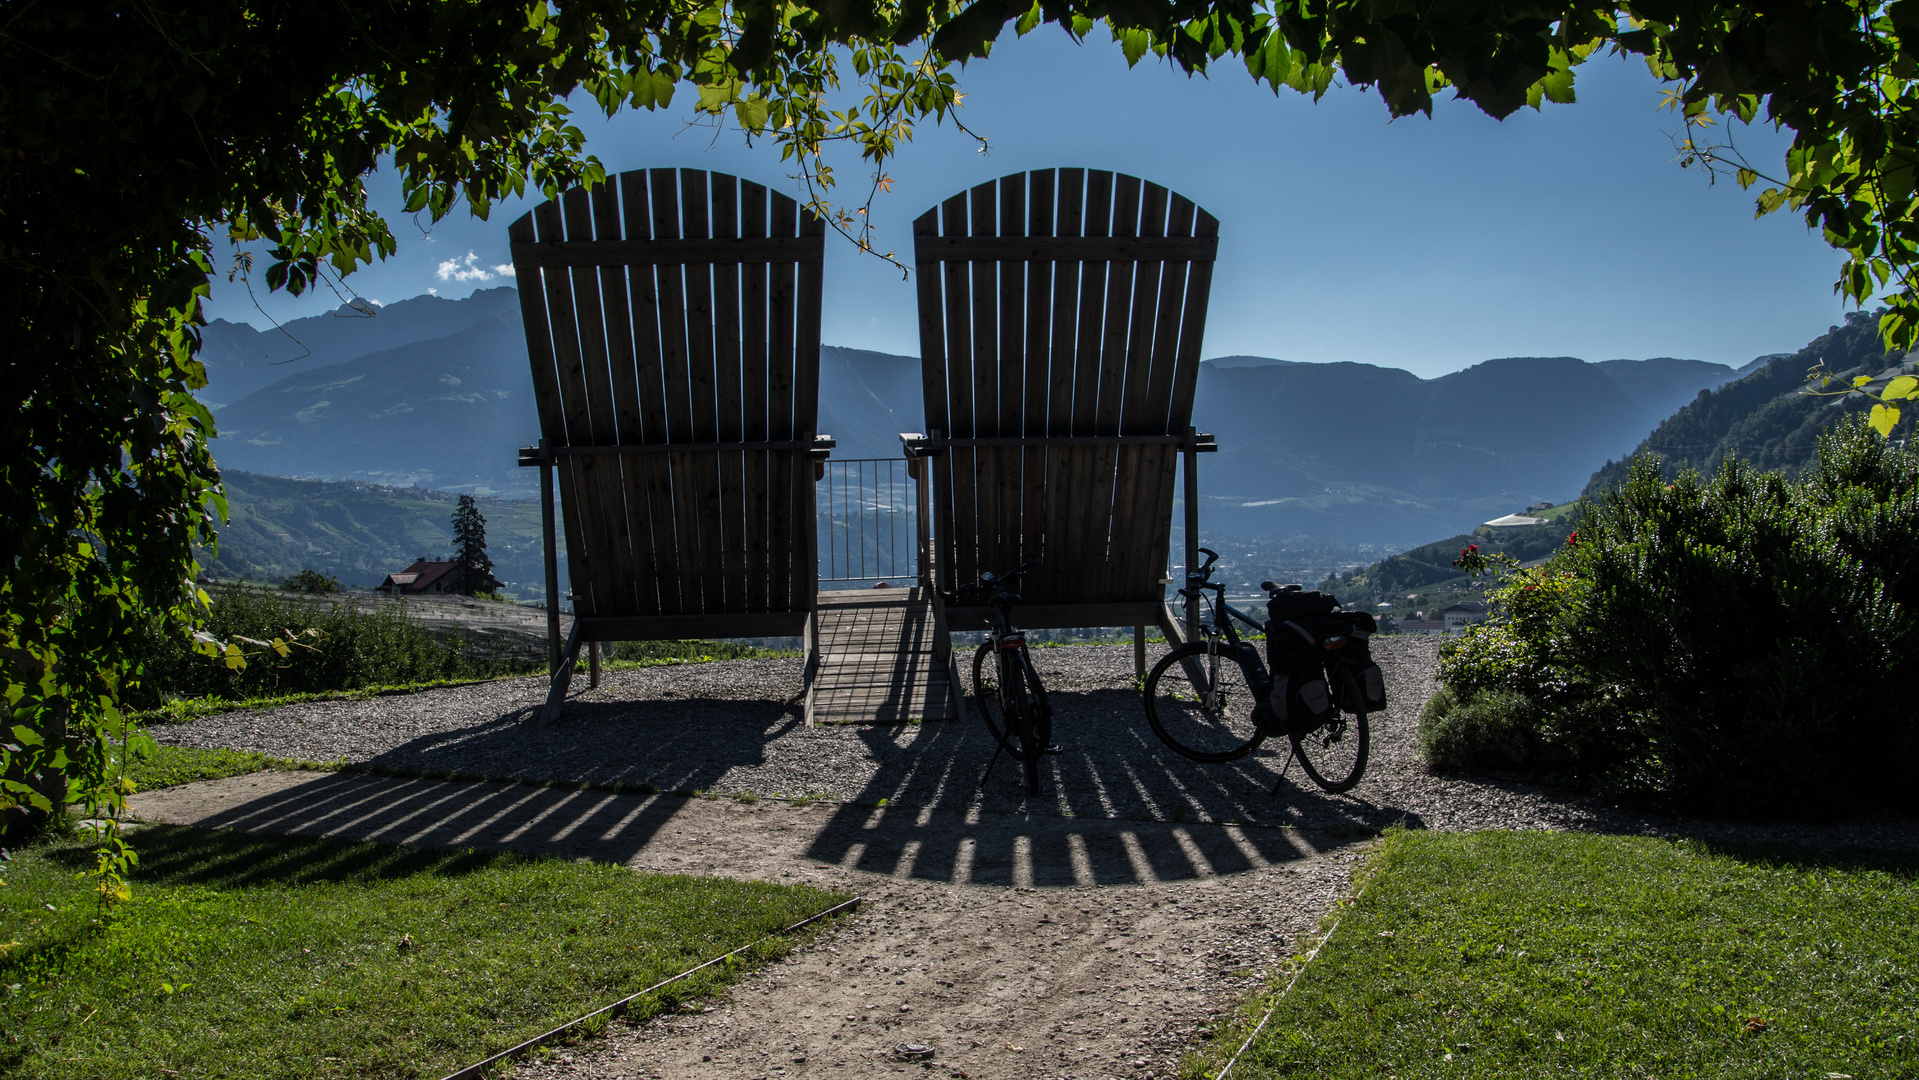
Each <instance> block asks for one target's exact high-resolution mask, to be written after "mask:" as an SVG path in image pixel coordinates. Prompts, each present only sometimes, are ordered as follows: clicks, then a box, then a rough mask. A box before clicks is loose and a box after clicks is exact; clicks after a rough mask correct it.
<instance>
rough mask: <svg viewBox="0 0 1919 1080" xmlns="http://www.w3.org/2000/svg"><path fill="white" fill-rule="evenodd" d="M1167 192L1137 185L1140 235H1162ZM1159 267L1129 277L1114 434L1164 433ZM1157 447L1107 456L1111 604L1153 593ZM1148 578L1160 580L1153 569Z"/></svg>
mask: <svg viewBox="0 0 1919 1080" xmlns="http://www.w3.org/2000/svg"><path fill="white" fill-rule="evenodd" d="M1166 197H1167V191H1166V189H1165V188H1163V187H1161V186H1159V185H1158V184H1141V185H1140V201H1139V212H1138V215H1137V218H1136V220H1137V229H1138V232H1139V233H1140V235H1141V236H1145V237H1159V236H1163V235H1164V234H1165V232H1166ZM1163 274H1164V267H1163V266H1162V264H1160V263H1142V264H1140V266H1139V268H1138V270H1137V272H1136V273H1135V275H1134V277H1133V289H1132V297H1131V299H1130V301H1129V305H1130V307H1131V309H1132V310H1131V324H1130V325H1129V326H1128V327H1127V331H1126V376H1125V389H1124V390H1123V391H1122V393H1121V395H1120V415H1119V431H1120V434H1122V435H1134V434H1137V435H1143V436H1148V437H1151V436H1155V435H1164V434H1165V431H1164V425H1165V422H1166V421H1165V417H1164V412H1165V405H1164V404H1163V403H1158V404H1156V403H1155V402H1153V400H1152V399H1151V397H1150V395H1149V393H1148V390H1149V389H1150V387H1151V386H1152V372H1153V364H1154V361H1155V357H1154V355H1153V344H1154V341H1155V336H1154V328H1155V327H1156V326H1157V324H1158V315H1159V294H1160V282H1161V280H1162V277H1163ZM1162 452H1163V451H1162V449H1161V448H1160V447H1151V448H1149V447H1144V446H1121V447H1117V448H1115V451H1114V454H1113V502H1112V506H1113V511H1112V536H1113V540H1114V544H1113V552H1112V554H1111V556H1110V557H1109V558H1108V559H1107V561H1106V583H1105V585H1104V586H1103V587H1102V588H1101V589H1100V595H1101V596H1102V597H1104V598H1108V599H1113V600H1133V599H1146V598H1147V597H1149V596H1152V595H1153V593H1151V592H1150V591H1148V590H1147V589H1146V588H1145V586H1144V584H1143V582H1142V581H1141V577H1142V575H1143V574H1144V573H1145V572H1146V571H1145V567H1146V566H1147V565H1148V564H1149V562H1150V561H1151V542H1150V540H1149V539H1148V534H1149V533H1150V532H1151V531H1152V528H1153V522H1155V521H1157V520H1159V518H1160V512H1159V507H1158V506H1157V505H1156V504H1155V503H1154V502H1152V501H1151V500H1149V499H1145V498H1141V496H1142V495H1143V494H1145V490H1144V489H1145V487H1146V486H1147V485H1146V479H1145V477H1146V473H1147V472H1148V471H1150V470H1154V469H1157V468H1158V467H1159V464H1160V457H1161V454H1162ZM1152 576H1153V580H1154V582H1155V584H1157V582H1158V579H1159V578H1160V577H1162V576H1164V575H1163V574H1162V573H1160V572H1157V571H1155V572H1154V573H1153V575H1152Z"/></svg>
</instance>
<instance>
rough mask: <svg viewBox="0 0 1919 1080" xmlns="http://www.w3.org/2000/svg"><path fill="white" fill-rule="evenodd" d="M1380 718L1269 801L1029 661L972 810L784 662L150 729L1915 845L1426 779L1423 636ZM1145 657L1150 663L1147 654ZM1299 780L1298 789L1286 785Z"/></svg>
mask: <svg viewBox="0 0 1919 1080" xmlns="http://www.w3.org/2000/svg"><path fill="white" fill-rule="evenodd" d="M1374 651H1375V655H1376V657H1377V659H1378V660H1379V662H1380V664H1381V666H1382V667H1383V668H1384V669H1385V671H1386V676H1387V692H1388V697H1389V700H1390V701H1391V702H1392V705H1391V707H1390V708H1389V709H1388V710H1387V711H1386V713H1385V714H1384V715H1383V716H1379V717H1375V718H1374V724H1373V732H1372V756H1371V762H1370V764H1369V765H1368V767H1367V771H1366V776H1365V779H1364V780H1363V781H1362V782H1361V783H1360V784H1359V786H1358V787H1357V788H1355V789H1354V790H1353V791H1352V792H1350V793H1348V794H1346V795H1343V796H1339V795H1327V794H1325V793H1324V792H1321V791H1319V790H1317V789H1316V788H1313V787H1312V786H1311V785H1310V783H1308V782H1306V781H1305V779H1304V777H1303V775H1302V774H1301V773H1300V771H1299V767H1298V765H1297V764H1295V765H1293V766H1292V768H1291V770H1290V771H1289V773H1288V776H1287V779H1286V782H1285V783H1284V784H1283V785H1281V787H1280V790H1279V793H1278V795H1277V796H1274V795H1273V794H1272V789H1273V786H1274V781H1275V779H1276V778H1277V776H1278V769H1279V768H1280V766H1281V765H1282V764H1283V763H1284V762H1285V760H1286V758H1285V756H1284V751H1285V747H1284V744H1283V743H1281V742H1279V741H1278V740H1274V741H1273V742H1271V743H1269V744H1268V745H1267V746H1265V747H1262V748H1261V750H1260V751H1259V752H1258V753H1257V754H1255V755H1253V756H1252V757H1249V758H1245V759H1242V760H1241V761H1238V762H1234V763H1231V764H1227V765H1200V764H1197V763H1195V762H1191V761H1188V760H1186V759H1185V758H1182V757H1179V756H1177V755H1175V754H1174V753H1172V752H1171V751H1170V750H1168V749H1166V748H1165V747H1164V746H1163V745H1161V744H1160V742H1159V741H1158V739H1157V738H1156V737H1155V736H1154V735H1153V733H1152V730H1151V728H1149V727H1148V726H1147V723H1146V718H1145V713H1144V711H1143V710H1142V709H1141V707H1140V703H1139V696H1138V694H1137V693H1136V692H1135V691H1134V690H1133V689H1132V685H1133V666H1132V648H1131V646H1129V645H1113V646H1093V647H1074V648H1055V649H1042V650H1037V651H1036V652H1035V654H1034V664H1035V666H1036V667H1037V668H1038V669H1039V671H1040V673H1041V675H1042V676H1043V677H1044V678H1045V680H1046V684H1047V687H1048V688H1049V690H1050V692H1051V695H1052V701H1053V705H1054V711H1055V721H1054V732H1055V736H1056V737H1057V738H1058V739H1059V741H1060V742H1061V744H1062V745H1063V746H1064V748H1065V752H1064V753H1063V754H1061V755H1060V756H1058V757H1052V758H1048V759H1047V760H1046V762H1045V763H1044V766H1043V773H1044V776H1043V783H1042V789H1041V792H1040V794H1039V795H1038V796H1028V795H1027V794H1026V791H1025V788H1024V785H1023V784H1021V783H1019V777H1018V770H1017V768H1016V766H1015V765H1014V764H1013V763H1012V762H1010V761H1006V760H1002V761H1001V762H1000V763H999V765H998V766H997V767H996V769H995V772H994V774H993V777H992V782H991V783H990V784H989V786H988V788H987V790H986V791H985V792H984V794H983V796H976V794H975V790H974V784H975V781H976V780H977V779H978V777H979V775H980V773H981V771H982V770H983V769H984V768H985V767H986V763H987V761H988V760H989V759H990V758H991V756H992V751H993V744H992V741H991V738H990V737H989V736H988V735H987V734H986V732H985V731H984V729H983V728H982V727H981V725H980V724H979V723H978V721H977V720H976V719H972V720H962V721H959V722H951V721H948V722H929V723H924V724H913V725H838V726H830V727H819V728H810V729H809V728H807V727H806V726H805V724H804V722H803V717H802V713H801V707H800V695H801V691H802V680H803V666H802V662H801V661H800V660H797V659H791V660H736V661H728V662H722V663H709V664H686V665H674V666H666V667H654V668H646V669H643V670H638V671H625V672H618V673H610V674H608V675H607V676H606V677H605V678H604V679H603V680H602V682H601V685H600V687H599V689H597V690H593V691H586V690H585V685H586V680H585V678H584V677H581V678H578V679H576V680H575V681H574V688H575V693H574V695H573V697H572V698H571V699H570V700H569V701H568V704H567V706H566V710H565V713H564V715H563V716H562V717H561V719H560V720H559V721H557V722H556V723H554V724H552V725H550V726H547V727H545V728H542V727H540V726H539V723H538V721H537V718H536V711H537V708H538V706H539V704H540V703H541V702H542V701H543V699H544V694H545V680H543V679H539V678H529V679H515V680H508V681H501V682H490V683H482V684H476V685H472V686H462V687H452V688H447V689H442V690H428V691H424V692H421V693H416V694H408V695H403V696H393V697H381V698H374V699H371V700H365V701H331V702H315V703H310V704H304V705H292V706H286V707H284V708H279V709H273V710H266V711H260V712H233V713H225V714H222V715H219V716H213V717H208V718H205V719H202V720H196V721H193V722H191V723H184V724H178V725H169V726H166V727H161V728H158V729H155V731H154V734H155V736H156V737H157V738H159V739H160V741H162V742H166V743H172V744H176V745H182V746H225V747H233V748H237V749H245V750H254V751H259V752H261V753H266V754H272V755H276V756H280V757H289V758H299V759H304V760H310V761H333V760H336V759H341V758H344V759H345V760H347V761H351V762H360V763H366V764H369V765H374V766H380V767H385V768H391V769H395V770H399V771H406V772H453V773H460V774H465V775H479V776H490V777H497V778H502V779H504V778H515V779H523V780H535V781H558V782H570V783H578V782H580V781H587V782H593V783H603V784H604V783H614V782H625V783H630V784H652V785H654V786H655V787H657V788H659V789H660V790H664V791H676V790H683V789H696V790H700V791H708V792H719V793H730V794H738V793H748V792H750V793H752V794H755V795H759V796H781V795H784V796H801V795H805V796H821V797H824V798H825V799H827V800H829V801H835V802H844V803H858V804H865V805H874V804H879V803H880V800H882V799H884V800H886V801H887V803H889V804H898V803H904V804H906V805H910V806H922V807H932V808H935V809H939V810H952V811H963V810H965V809H967V808H968V807H970V806H972V805H975V799H976V798H977V799H978V802H977V805H978V806H979V807H980V809H983V810H986V811H1002V812H1024V813H1059V814H1070V815H1078V816H1097V817H1116V818H1127V819H1144V820H1162V821H1165V820H1171V821H1196V822H1197V821H1213V822H1225V821H1237V822H1258V823H1265V824H1275V825H1289V826H1295V827H1304V828H1313V829H1333V830H1343V829H1354V830H1359V831H1365V832H1370V831H1373V830H1375V829H1377V828H1380V827H1383V826H1386V825H1391V824H1393V823H1396V822H1403V823H1405V824H1406V825H1408V826H1412V827H1421V828H1431V829H1449V830H1454V829H1485V828H1508V829H1582V830H1600V831H1608V832H1634V833H1645V832H1650V833H1675V832H1683V833H1686V834H1689V835H1700V836H1706V837H1715V836H1719V837H1726V838H1733V837H1752V836H1759V837H1763V838H1767V839H1775V840H1782V841H1793V840H1797V841H1801V842H1814V843H1835V844H1864V845H1873V846H1888V845H1890V846H1900V847H1919V823H1914V822H1909V821H1908V822H1885V821H1866V822H1857V823H1851V824H1845V825H1838V826H1806V825H1795V824H1786V823H1752V822H1703V821H1697V820H1685V819H1677V818H1668V817H1662V816H1658V815H1648V814H1639V813H1633V812H1629V811H1622V810H1618V809H1615V808H1612V807H1609V806H1607V805H1605V804H1604V803H1602V802H1599V801H1597V800H1593V799H1589V798H1585V797H1581V796H1579V795H1577V794H1574V793H1570V792H1567V791H1565V790H1562V789H1556V788H1550V787H1543V786H1539V785H1533V784H1525V783H1517V782H1510V781H1502V780H1497V779H1486V778H1483V777H1473V778H1465V777H1445V776H1435V775H1433V774H1432V773H1429V772H1427V771H1426V770H1425V769H1424V768H1423V767H1421V765H1420V764H1419V761H1418V739H1417V732H1416V730H1415V729H1416V721H1417V718H1418V715H1419V709H1420V708H1421V706H1423V705H1424V704H1425V702H1426V699H1427V698H1428V697H1430V696H1431V694H1432V691H1433V687H1434V674H1435V669H1436V666H1437V640H1436V639H1434V638H1429V637H1387V638H1381V639H1378V640H1377V641H1376V642H1375V645H1374ZM1148 659H1149V662H1150V661H1151V660H1152V659H1154V658H1153V657H1150V656H1149V658H1148ZM1302 785H1305V786H1302Z"/></svg>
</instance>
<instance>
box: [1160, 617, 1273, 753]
mask: <svg viewBox="0 0 1919 1080" xmlns="http://www.w3.org/2000/svg"><path fill="white" fill-rule="evenodd" d="M1238 666H1239V665H1238V662H1237V661H1234V660H1231V659H1229V658H1227V657H1225V656H1222V655H1220V654H1219V653H1217V652H1213V653H1210V654H1209V653H1208V651H1207V643H1206V642H1203V641H1193V642H1188V643H1186V644H1185V645H1181V646H1180V647H1179V648H1177V649H1174V650H1173V651H1172V652H1169V653H1167V654H1166V655H1165V657H1163V658H1162V659H1161V660H1160V662H1159V663H1158V664H1155V665H1154V666H1153V672H1152V674H1150V675H1148V676H1146V722H1147V723H1149V724H1151V725H1153V733H1154V734H1155V735H1158V736H1159V739H1160V741H1161V742H1163V743H1165V744H1166V745H1167V746H1170V747H1172V748H1173V749H1174V750H1176V751H1178V752H1179V753H1181V754H1184V755H1185V756H1187V757H1189V758H1192V759H1193V760H1194V761H1203V762H1207V763H1208V764H1214V763H1218V762H1222V761H1234V760H1237V759H1239V758H1243V757H1245V756H1246V755H1247V754H1250V753H1252V752H1253V751H1254V750H1257V749H1259V744H1260V743H1262V742H1264V741H1266V736H1265V735H1264V734H1263V733H1262V732H1261V731H1260V730H1259V726H1258V725H1257V724H1255V723H1253V707H1254V706H1255V705H1257V704H1258V702H1256V701H1254V700H1253V695H1252V693H1251V692H1250V691H1244V690H1239V691H1237V692H1235V688H1232V687H1230V686H1229V685H1228V684H1229V682H1230V680H1231V678H1232V675H1233V674H1234V673H1235V672H1236V669H1237V668H1238Z"/></svg>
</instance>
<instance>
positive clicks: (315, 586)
mask: <svg viewBox="0 0 1919 1080" xmlns="http://www.w3.org/2000/svg"><path fill="white" fill-rule="evenodd" d="M280 587H281V588H282V589H285V590H287V591H288V592H307V593H336V592H339V591H340V579H339V578H336V577H329V576H328V575H326V574H322V573H320V572H319V571H318V570H302V571H300V572H299V573H297V574H295V575H293V576H292V577H290V578H288V579H286V580H285V581H282V582H281V583H280Z"/></svg>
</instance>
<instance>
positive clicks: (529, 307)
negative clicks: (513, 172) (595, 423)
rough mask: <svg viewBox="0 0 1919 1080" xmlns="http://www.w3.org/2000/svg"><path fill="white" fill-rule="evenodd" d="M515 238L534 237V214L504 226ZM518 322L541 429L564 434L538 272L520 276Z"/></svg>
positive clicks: (542, 283)
mask: <svg viewBox="0 0 1919 1080" xmlns="http://www.w3.org/2000/svg"><path fill="white" fill-rule="evenodd" d="M507 235H509V236H511V237H513V238H514V239H515V240H518V239H520V238H522V237H525V238H527V239H531V238H532V236H533V214H532V213H531V212H530V211H529V212H528V213H526V214H523V215H521V217H520V219H519V220H518V221H515V222H514V223H513V224H512V225H511V226H510V227H508V229H507ZM519 284H520V287H519V293H520V321H521V322H522V323H524V324H525V326H526V351H527V355H528V357H529V358H530V359H531V360H532V372H533V406H534V409H535V411H536V412H537V413H538V415H539V418H540V431H541V432H542V433H544V434H546V435H547V437H548V438H551V437H552V436H553V435H554V434H555V433H560V434H564V433H565V431H566V420H565V419H564V417H563V415H562V413H561V411H560V388H559V383H558V381H557V379H556V377H555V375H554V371H553V330H552V328H551V326H549V325H548V322H547V314H546V284H545V279H544V275H543V274H540V273H538V272H535V273H532V274H528V275H527V276H526V277H524V278H521V279H519Z"/></svg>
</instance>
